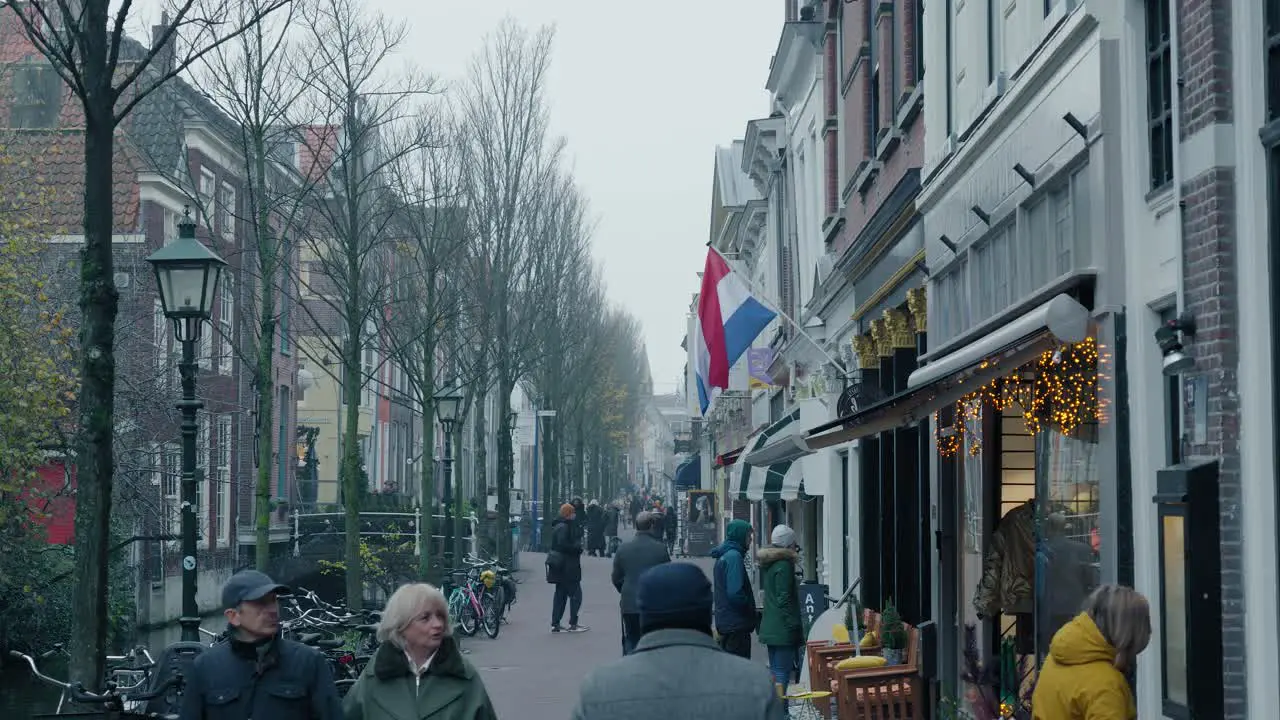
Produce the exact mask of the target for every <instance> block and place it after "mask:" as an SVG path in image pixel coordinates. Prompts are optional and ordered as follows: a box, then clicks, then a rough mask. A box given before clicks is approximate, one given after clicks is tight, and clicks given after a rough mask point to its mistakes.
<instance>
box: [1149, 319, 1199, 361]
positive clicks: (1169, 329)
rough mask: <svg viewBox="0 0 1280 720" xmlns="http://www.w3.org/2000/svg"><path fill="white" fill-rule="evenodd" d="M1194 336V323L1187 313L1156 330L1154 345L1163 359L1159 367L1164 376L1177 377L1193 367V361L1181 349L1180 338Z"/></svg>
mask: <svg viewBox="0 0 1280 720" xmlns="http://www.w3.org/2000/svg"><path fill="white" fill-rule="evenodd" d="M1195 334H1196V321H1195V318H1193V317H1192V316H1191V315H1190V314H1189V313H1182V314H1181V315H1179V316H1178V317H1176V318H1174V319H1173V320H1170V321H1169V322H1166V323H1164V324H1163V325H1161V326H1160V327H1158V328H1156V332H1155V336H1156V344H1157V345H1159V346H1160V354H1161V355H1162V356H1163V358H1164V359H1163V360H1162V361H1161V367H1162V368H1163V370H1164V374H1165V375H1179V374H1181V373H1184V372H1186V371H1188V370H1190V369H1191V368H1193V367H1195V364H1196V361H1195V359H1194V358H1192V357H1191V356H1190V355H1187V354H1186V353H1185V352H1184V351H1183V347H1182V336H1184V335H1185V336H1186V337H1195Z"/></svg>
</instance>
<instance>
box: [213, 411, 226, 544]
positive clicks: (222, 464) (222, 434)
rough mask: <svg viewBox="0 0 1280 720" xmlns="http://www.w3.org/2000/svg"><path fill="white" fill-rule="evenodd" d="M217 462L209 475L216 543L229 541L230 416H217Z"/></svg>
mask: <svg viewBox="0 0 1280 720" xmlns="http://www.w3.org/2000/svg"><path fill="white" fill-rule="evenodd" d="M215 440H216V442H217V450H216V452H217V462H215V463H214V467H213V472H212V473H210V477H211V479H212V485H213V498H214V502H213V507H214V513H215V517H216V519H217V523H218V525H217V527H218V542H219V544H226V543H229V542H230V541H231V416H230V415H227V414H223V415H219V416H218V435H217V437H216V438H215Z"/></svg>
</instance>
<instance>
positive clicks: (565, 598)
mask: <svg viewBox="0 0 1280 720" xmlns="http://www.w3.org/2000/svg"><path fill="white" fill-rule="evenodd" d="M566 603H567V604H568V605H569V624H570V625H577V624H578V609H579V608H581V607H582V583H581V582H574V583H568V582H562V583H556V594H555V596H554V597H553V598H552V599H551V624H552V625H556V626H558V625H560V619H561V618H562V617H564V606H565V604H566Z"/></svg>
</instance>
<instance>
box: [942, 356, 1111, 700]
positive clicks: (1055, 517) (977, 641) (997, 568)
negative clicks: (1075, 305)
mask: <svg viewBox="0 0 1280 720" xmlns="http://www.w3.org/2000/svg"><path fill="white" fill-rule="evenodd" d="M1097 362H1098V355H1097V348H1096V346H1095V345H1094V344H1093V342H1092V341H1086V342H1085V343H1081V344H1079V345H1075V346H1069V347H1065V348H1059V349H1057V350H1054V351H1051V352H1047V353H1045V355H1044V356H1042V357H1041V358H1040V360H1038V361H1037V362H1035V363H1032V364H1031V365H1029V366H1026V367H1024V368H1021V369H1020V370H1019V371H1018V372H1016V373H1014V374H1012V375H1010V376H1009V377H1007V378H1002V379H1001V380H998V381H995V382H993V383H991V384H989V385H988V386H986V387H984V388H982V389H980V390H978V391H976V392H974V393H973V394H971V395H970V396H968V397H966V398H965V399H964V400H962V401H961V402H960V403H958V404H957V406H956V409H955V416H956V420H955V422H954V423H952V424H951V425H950V427H947V428H941V429H940V432H939V436H938V438H937V439H938V448H939V452H940V453H941V454H942V455H943V456H944V457H950V456H956V461H957V462H958V464H959V469H960V472H959V473H958V475H959V476H960V481H961V482H962V483H963V488H964V490H963V493H962V494H961V495H960V497H962V498H963V504H964V507H963V508H962V511H961V512H962V518H961V527H962V529H963V535H964V542H963V544H962V546H961V557H960V558H958V560H959V562H960V572H959V578H960V587H959V588H957V590H958V591H959V592H960V593H961V599H962V603H963V604H962V607H963V608H964V613H963V618H964V625H963V628H962V629H963V630H964V631H965V634H966V636H967V642H966V643H965V644H966V645H968V647H967V648H966V652H965V657H964V658H963V662H964V667H965V668H966V671H965V676H966V677H965V679H966V681H967V682H968V688H967V695H968V700H969V702H968V703H967V704H968V705H969V706H970V710H971V711H972V712H975V713H977V715H976V716H977V717H981V716H982V715H984V714H990V715H991V716H992V717H996V716H1000V715H1003V716H1005V717H1010V716H1012V717H1030V712H1029V711H1030V698H1031V693H1032V690H1033V689H1034V685H1035V679H1036V674H1037V669H1038V668H1039V667H1040V666H1041V664H1042V663H1043V661H1044V658H1045V657H1046V656H1047V655H1048V652H1049V646H1050V643H1051V641H1052V638H1053V634H1054V633H1055V632H1057V630H1058V629H1059V628H1061V627H1062V626H1063V625H1064V624H1066V622H1067V621H1069V620H1070V619H1071V618H1072V617H1074V616H1075V615H1076V614H1078V613H1079V611H1080V607H1081V605H1082V603H1083V602H1084V600H1085V598H1086V597H1087V596H1088V593H1089V592H1090V591H1091V590H1092V589H1093V588H1094V587H1096V586H1097V584H1098V581H1099V551H1100V549H1101V538H1100V535H1099V527H1100V524H1099V518H1098V512H1099V508H1098V496H1099V484H1098V483H1099V469H1098V453H1097V448H1098V418H1099V416H1100V415H1101V413H1100V411H1099V408H1098V405H1097V399H1096V397H1097V396H1096V391H1097ZM984 416H988V417H992V416H994V417H993V421H991V422H986V423H984V422H983V418H984ZM984 430H985V432H984ZM984 441H985V442H984ZM979 665H980V667H979ZM978 695H983V697H982V698H981V701H979V698H978V697H977V696H978Z"/></svg>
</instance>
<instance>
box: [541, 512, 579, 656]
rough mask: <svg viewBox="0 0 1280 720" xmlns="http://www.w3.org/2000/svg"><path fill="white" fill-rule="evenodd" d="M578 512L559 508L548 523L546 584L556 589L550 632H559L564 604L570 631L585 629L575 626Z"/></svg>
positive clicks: (577, 598) (577, 571) (577, 608)
mask: <svg viewBox="0 0 1280 720" xmlns="http://www.w3.org/2000/svg"><path fill="white" fill-rule="evenodd" d="M576 517H577V510H575V509H574V506H573V505H572V504H571V503H565V504H564V505H561V506H560V516H559V517H558V518H556V520H555V522H553V523H552V524H551V550H550V551H549V552H547V581H548V582H550V583H553V584H554V585H555V586H556V591H555V597H554V598H553V599H552V602H551V632H560V631H561V630H562V629H564V628H562V627H561V626H560V620H561V618H563V617H564V610H565V604H566V603H567V604H568V606H569V627H568V628H567V629H568V631H569V632H583V631H585V630H587V628H586V627H583V626H581V625H579V624H578V611H579V610H580V609H581V608H582V535H580V534H579V533H578V531H577V524H576V523H575V518H576Z"/></svg>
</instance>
